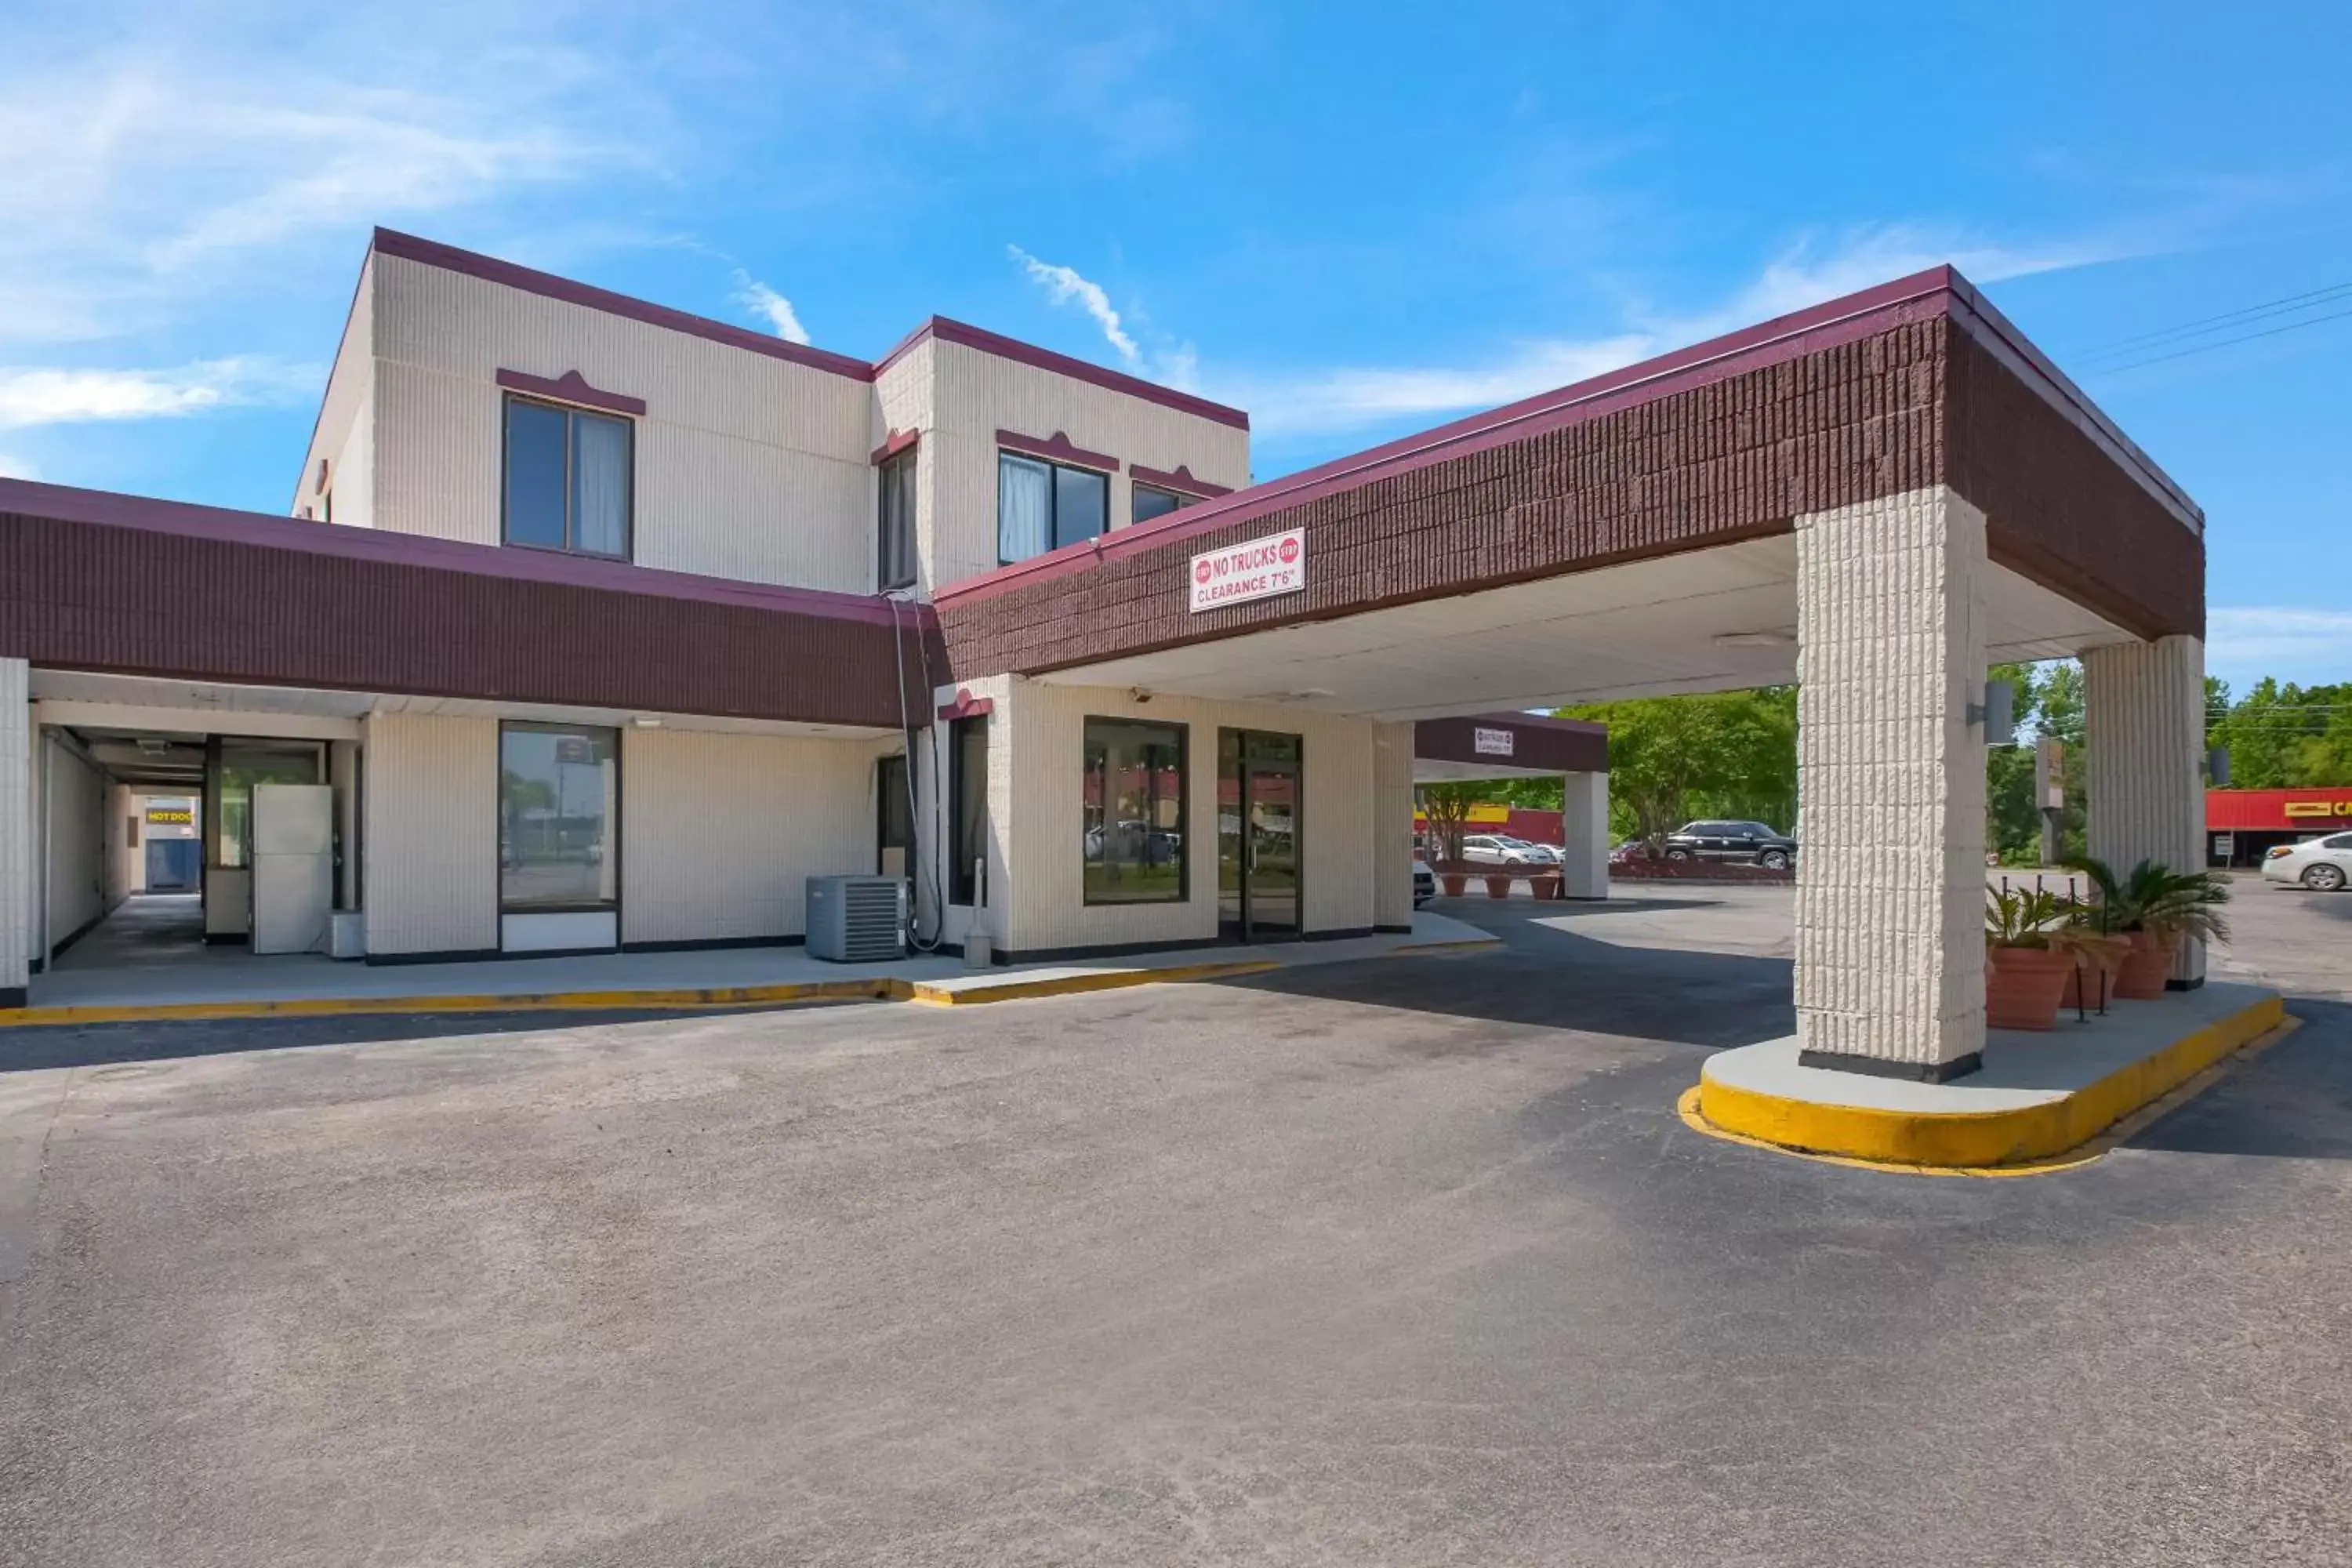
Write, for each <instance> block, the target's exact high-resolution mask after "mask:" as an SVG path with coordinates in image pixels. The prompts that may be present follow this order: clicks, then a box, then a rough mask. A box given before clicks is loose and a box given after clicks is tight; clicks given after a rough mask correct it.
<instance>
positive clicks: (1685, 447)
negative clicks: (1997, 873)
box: [938, 268, 2204, 1079]
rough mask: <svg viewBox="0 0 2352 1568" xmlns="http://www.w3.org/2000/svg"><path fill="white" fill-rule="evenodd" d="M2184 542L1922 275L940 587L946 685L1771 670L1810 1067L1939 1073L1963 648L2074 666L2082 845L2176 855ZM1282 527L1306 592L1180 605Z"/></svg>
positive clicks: (1959, 864)
mask: <svg viewBox="0 0 2352 1568" xmlns="http://www.w3.org/2000/svg"><path fill="white" fill-rule="evenodd" d="M2203 526H2204V520H2203V516H2202V513H2201V512H2200V510H2198V509H2197V507H2196V506H2195V505H2194V503H2193V502H2191V501H2190V500H2189V499H2188V498H2187V497H2186V496H2185V495H2184V494H2183V493H2182V492H2181V491H2180V489H2179V487H2178V486H2176V485H2175V484H2173V482H2172V481H2171V480H2170V479H2168V478H2167V477H2166V475H2165V474H2164V473H2163V472H2162V471H2161V470H2160V469H2159V468H2157V466H2156V465H2155V464H2154V463H2153V462H2152V461H2150V460H2149V459H2148V458H2147V456H2146V455H2145V454H2143V453H2142V452H2141V451H2140V450H2139V448H2138V447H2137V446H2135V445H2134V444H2133V443H2132V442H2131V441H2130V440H2129V439H2128V438H2127V437H2125V436H2124V435H2123V434H2122V432H2121V431H2119V430H2118V429H2117V428H2116V426H2114V424H2113V423H2112V422H2111V421H2110V420H2108V419H2107V417H2106V416H2105V415H2104V414H2102V413H2101V412H2100V411H2099V410H2098V409H2097V408H2096V407H2095V405H2092V403H2091V402H2090V400H2089V399H2088V398H2087V397H2086V396H2085V395H2084V394H2083V393H2082V392H2081V391H2080V390H2079V389H2078V388H2076V387H2075V386H2074V384H2073V383H2072V382H2070V381H2068V380H2067V379H2066V377H2065V376H2064V375H2063V374H2061V373H2059V372H2058V371H2057V370H2056V369H2055V367H2053V365H2051V364H2050V363H2049V362H2048V361H2047V360H2046V359H2045V358H2044V357H2043V356H2042V354H2041V353H2040V352H2039V351H2038V350H2036V349H2034V348H2033V347H2032V344H2031V343H2029V342H2027V341H2026V340H2025V338H2024V337H2023V335H2022V334H2021V333H2020V332H2019V331H2017V330H2016V328H2014V327H2013V326H2012V325H2011V324H2010V323H2009V322H2008V321H2006V320H2004V319H2003V318H2002V317H2001V316H2000V313H1999V312H1998V311H1996V310H1993V309H1992V308H1991V306H1990V304H1988V303H1987V302H1986V301H1985V300H1983V298H1982V297H1981V296H1980V295H1979V294H1978V293H1977V291H1976V289H1974V288H1973V287H1971V286H1970V285H1969V283H1968V282H1967V280H1966V279H1962V278H1961V277H1960V276H1959V275H1958V273H1957V272H1954V271H1952V270H1951V269H1949V268H1935V269H1932V270H1930V271H1927V272H1924V273H1920V274H1917V275H1916V276H1914V277H1911V278H1906V279H1899V280H1897V281H1895V282H1893V283H1889V284H1885V285H1883V286H1881V287H1879V288H1876V289H1869V290H1866V291H1864V292H1863V293H1860V294H1856V295H1853V296H1850V297H1848V298H1846V299H1843V300H1835V301H1832V302H1831V303H1830V304H1827V305H1823V306H1821V307H1818V308H1816V309H1813V310H1807V311H1803V312H1800V313H1798V314H1796V315H1792V316H1788V317H1784V318H1781V319H1780V320H1777V321H1769V322H1766V323H1764V324H1762V325H1760V326H1758V327H1755V328H1751V329H1749V330H1748V331H1743V332H1738V333H1735V334H1732V335H1731V336H1728V337H1726V338H1722V339H1718V340H1716V341H1714V342H1707V343H1702V344H1699V345H1697V346H1696V347H1694V348H1691V349H1687V350H1684V351H1681V352H1679V353H1675V354H1671V355H1667V356H1664V357H1663V358H1661V359H1657V360H1654V361H1650V362H1648V363H1643V364H1639V365H1635V366H1632V367H1630V368H1628V369H1626V370H1623V371H1619V372H1616V373H1613V374H1609V375H1606V376H1602V377H1599V378H1596V379H1594V380H1592V381H1590V382H1585V383H1581V384H1577V385H1574V386H1570V387H1567V388H1563V389H1561V390H1560V391H1559V392H1556V393H1550V394H1547V395H1542V396H1538V397H1535V398H1530V399H1528V400H1527V401H1525V402H1522V403H1519V404H1516V405H1511V406H1509V407H1506V408H1501V409H1497V410H1495V411H1494V412H1492V413H1489V414H1486V415H1481V416H1475V417H1473V418H1470V419H1465V420H1462V421H1459V422H1457V423H1455V424H1453V425H1449V426H1443V427H1441V428H1438V429H1436V430H1433V431H1430V432H1427V433H1426V434H1424V435H1422V436H1418V437H1408V438H1406V439H1404V440H1401V441H1396V442H1391V443H1390V444H1388V445H1386V446H1383V447H1376V448H1374V449H1372V450H1370V451H1368V452H1365V453H1362V454H1360V455H1358V456H1356V457H1353V458H1343V459H1340V460H1339V461H1337V462H1334V463H1329V464H1326V465H1324V466H1322V467H1321V468H1314V469H1310V470H1307V472H1305V473H1302V474H1298V475H1295V476H1291V477H1289V478H1287V479H1280V480H1276V481H1272V482H1270V483H1267V484H1265V485H1259V486H1255V487H1253V488H1252V489H1246V490H1243V491H1240V492H1237V493H1236V494H1234V495H1233V496H1230V497H1227V498H1225V499H1223V500H1219V501H1214V502H1211V503H1208V504H1205V505H1202V506H1199V507H1195V508H1191V509H1188V510H1183V511H1181V512H1178V513H1174V514H1171V515H1170V516H1168V517H1166V518H1163V519H1160V520H1157V521H1153V522H1150V523H1146V524H1142V525H1139V526H1138V527H1135V528H1132V529H1128V530H1124V531H1120V532H1119V533H1118V534H1115V535H1111V536H1108V537H1106V538H1103V539H1098V540H1094V541H1089V542H1086V543H1084V544H1081V545H1075V546H1071V547H1069V548H1066V549H1064V550H1060V551H1056V552H1053V553H1051V554H1047V555H1044V556H1040V557H1037V558H1035V559H1034V560H1031V561H1026V562H1023V563H1019V564H1016V565H1013V566H1009V567H1005V568H1003V569H1002V570H1000V571H998V572H995V573H993V574H989V575H987V576H983V577H981V578H977V579H974V580H972V581H971V582H968V583H965V584H958V585H955V586H952V587H950V588H948V589H946V590H944V591H942V592H941V593H940V595H938V606H939V612H940V626H941V634H942V637H943V638H944V641H945V643H946V646H947V648H948V653H949V657H950V660H951V662H952V663H953V666H954V668H955V669H956V671H957V673H958V676H959V678H961V677H963V676H964V675H966V674H967V673H969V674H972V675H979V674H982V673H995V672H1010V673H1012V674H1013V675H1016V676H1021V677H1024V678H1026V679H1031V680H1034V681H1036V682H1039V683H1043V684H1046V685H1053V684H1059V683H1066V684H1069V685H1073V686H1084V687H1097V688H1100V687H1114V688H1129V689H1134V690H1137V691H1139V692H1158V693H1168V694H1182V695H1186V696H1193V697H1201V698H1215V699H1222V700H1251V701H1256V702H1270V703H1285V704H1293V705H1297V706H1298V707H1301V708H1304V709H1308V710H1326V711H1333V712H1343V713H1350V714H1360V715H1366V716H1370V717H1374V718H1380V719H1386V720H1429V719H1434V718H1442V717H1445V716H1449V715H1463V714H1471V713H1477V712H1486V711H1493V710H1502V709H1517V708H1534V707H1549V706H1551V705H1553V704H1557V703H1563V702H1571V701H1585V700H1601V699H1611V698H1620V697H1631V696H1646V695H1655V694H1661V693H1671V692H1692V691H1708V690H1718V689H1732V688H1738V687H1747V686H1755V685H1761V684H1768V683H1775V682H1785V681H1790V680H1796V681H1798V682H1800V685H1801V696H1800V722H1801V742H1800V777H1801V812H1802V820H1801V836H1802V837H1803V838H1804V840H1805V851H1806V852H1805V855H1804V857H1803V858H1802V861H1801V868H1802V869H1801V880H1800V889H1799V901H1798V913H1797V921H1798V940H1797V972H1798V973H1797V994H1798V1007H1799V1016H1800V1023H1801V1031H1802V1033H1803V1035H1804V1037H1805V1040H1806V1047H1807V1058H1808V1059H1809V1060H1813V1061H1817V1062H1819V1063H1821V1064H1822V1065H1835V1066H1845V1067H1852V1068H1857V1069H1859V1070H1867V1071H1881V1072H1892V1073H1895V1074H1899V1075H1904V1076H1918V1077H1925V1078H1930V1079H1937V1078H1945V1077H1950V1076H1954V1075H1956V1074H1958V1073H1961V1072H1965V1071H1968V1070H1969V1069H1970V1068H1972V1067H1973V1066H1974V1065H1975V1063H1976V1060H1977V1058H1978V1052H1979V1047H1980V1044H1981V1041H1982V1038H1983V1028H1984V1023H1983V985H1982V978H1983V972H1982V963H1983V956H1982V942H1981V938H1980V935H1979V923H1980V914H1979V903H1980V900H1981V897H1982V879H1981V869H1982V856H1983V848H1984V799H1983V790H1984V767H1983V756H1982V750H1981V748H1982V746H1983V743H1984V731H1983V730H1982V727H1981V718H1982V703H1983V687H1984V681H1985V670H1986V666H1987V664H1988V662H1989V661H1990V660H1993V659H2009V658H2049V657H2057V656H2062V655H2069V654H2079V655H2082V656H2084V662H2085V668H2086V673H2087V677H2088V697H2089V706H2090V735H2089V750H2090V757H2091V761H2090V784H2091V791H2092V812H2093V820H2092V844H2093V848H2094V850H2095V852H2097V853H2100V854H2101V855H2102V856H2103V857H2105V858H2111V859H2118V860H2122V861H2124V862H2126V863H2129V862H2130V861H2132V860H2136V859H2137V858H2141V857H2142V856H2149V857H2153V858H2158V859H2159V860H2163V861H2166V862H2167V863H2169V864H2171V865H2174V866H2179V867H2188V866H2192V865H2195V864H2197V863H2198V860H2197V857H2198V855H2199V854H2200V838H2199V828H2200V784H2199V778H2198V766H2199V759H2200V755H2201V722H2200V715H2201V710H2202V706H2203V694H2202V658H2203V656H2202V641H2201V639H2202V637H2203V632H2204V547H2203V537H2202V533H2203ZM1293 530H1296V531H1297V540H1298V543H1299V546H1300V549H1299V552H1298V556H1299V560H1300V563H1301V565H1302V566H1303V577H1304V585H1303V587H1301V588H1299V589H1298V590H1297V591H1295V592H1289V593H1284V594H1279V595H1272V596H1267V597H1263V598H1258V599H1255V600H1252V601H1248V602H1244V603H1230V602H1228V603H1222V604H1219V605H1215V606H1214V607H1212V608H1208V609H1205V610H1201V611H1195V610H1194V609H1192V572H1193V567H1194V563H1195V561H1196V558H1198V557H1201V556H1202V555H1204V554H1208V553H1210V552H1218V551H1223V550H1226V549H1229V548H1232V547H1234V546H1238V545H1243V544H1245V543H1248V542H1252V541H1256V540H1262V539H1268V538H1272V537H1275V536H1278V535H1283V534H1286V533H1287V532H1289V531H1293ZM2201 973H2202V970H2201V956H2200V955H2199V954H2196V953H2193V952H2192V953H2187V954H2184V956H2183V959H2182V963H2181V968H2180V970H2179V973H2178V974H2177V976H2176V978H2177V979H2178V980H2179V982H2180V983H2181V984H2194V983H2196V982H2197V981H2198V980H2199V979H2200V978H2201Z"/></svg>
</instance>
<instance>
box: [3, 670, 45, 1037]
mask: <svg viewBox="0 0 2352 1568" xmlns="http://www.w3.org/2000/svg"><path fill="white" fill-rule="evenodd" d="M31 673H32V671H31V669H30V668H29V667H28V666H27V665H26V663H25V661H24V660H23V659H21V658H0V1007H21V1006H23V1005H25V987H26V984H29V982H30V977H31V973H32V964H31V958H32V949H33V941H34V932H35V931H36V930H37V921H36V917H35V915H34V910H33V900H34V889H36V887H37V885H38V879H37V878H36V877H35V876H34V875H33V844H34V841H35V840H34V834H33V723H32V720H33V710H32V708H31V706H30V704H31V701H32V689H31V681H30V677H31Z"/></svg>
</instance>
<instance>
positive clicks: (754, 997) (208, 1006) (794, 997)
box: [0, 977, 906, 1027]
mask: <svg viewBox="0 0 2352 1568" xmlns="http://www.w3.org/2000/svg"><path fill="white" fill-rule="evenodd" d="M905 985H906V982H905V981H903V980H893V979H889V978H887V977H876V978H873V979H867V980H817V981H808V982H803V983H801V984H791V985H709V986H693V987H685V988H679V987H672V988H667V989H660V990H646V991H535V992H520V991H519V992H496V993H484V994H475V995H463V994H461V995H444V996H302V997H292V998H288V999H285V1000H281V1001H274V1002H273V1001H254V1002H157V1003H151V1004H148V1005H123V1006H88V1007H8V1008H0V1027H10V1026H28V1027H29V1026H50V1025H58V1024H148V1023H183V1022H201V1021H204V1020H206V1019H221V1018H325V1017H336V1016H361V1015H380V1014H398V1013H522V1012H530V1013H541V1012H563V1011H572V1012H578V1011H590V1010H593V1011H600V1012H612V1011H615V1010H624V1009H629V1008H642V1007H759V1006H769V1005H780V1004H788V1003H793V1002H880V1001H890V1000H895V999H899V998H901V997H902V996H903V994H904V990H903V988H904V987H905Z"/></svg>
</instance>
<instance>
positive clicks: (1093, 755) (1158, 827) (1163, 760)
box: [1081, 718, 1185, 904]
mask: <svg viewBox="0 0 2352 1568" xmlns="http://www.w3.org/2000/svg"><path fill="white" fill-rule="evenodd" d="M1184 740H1185V732H1184V727H1183V726H1182V725H1181V724H1146V723H1140V722H1138V721H1133V720H1127V719H1093V718H1090V719H1088V720H1087V721H1086V752H1085V782H1084V784H1083V785H1082V789H1083V794H1082V795H1081V800H1082V802H1083V805H1084V809H1083V813H1082V816H1083V818H1084V829H1083V832H1084V840H1083V856H1084V876H1085V888H1086V901H1087V903H1090V904H1138V903H1177V902H1181V900H1183V898H1184V891H1185V887H1184Z"/></svg>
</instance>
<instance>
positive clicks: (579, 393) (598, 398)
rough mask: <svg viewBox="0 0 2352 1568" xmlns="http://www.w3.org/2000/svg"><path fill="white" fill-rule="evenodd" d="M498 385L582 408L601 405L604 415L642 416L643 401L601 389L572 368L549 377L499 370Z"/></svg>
mask: <svg viewBox="0 0 2352 1568" xmlns="http://www.w3.org/2000/svg"><path fill="white" fill-rule="evenodd" d="M499 385H500V386H503V387H505V388H506V389H507V390H508V391H509V392H522V393H528V394H530V395H531V396H533V397H547V398H552V399H554V400H555V401H556V402H558V403H576V404H578V405H580V406H582V407H583V408H601V409H603V410H604V412H606V413H607V414H625V415H628V416H630V417H631V418H635V419H642V418H644V417H645V413H646V400H645V399H644V398H642V397H631V396H629V395H627V394H626V393H621V392H604V391H600V390H599V389H597V388H595V387H593V386H591V385H589V384H588V378H587V377H586V376H584V375H582V374H580V373H579V372H578V371H576V370H567V371H565V372H564V373H563V374H562V375H559V376H556V377H555V378H554V379H552V380H550V379H549V378H548V377H546V376H543V375H533V374H530V372H529V371H521V370H502V371H500V372H499Z"/></svg>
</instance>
